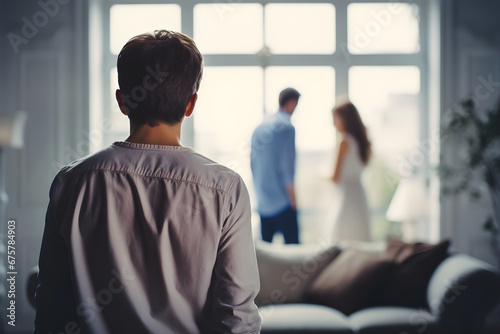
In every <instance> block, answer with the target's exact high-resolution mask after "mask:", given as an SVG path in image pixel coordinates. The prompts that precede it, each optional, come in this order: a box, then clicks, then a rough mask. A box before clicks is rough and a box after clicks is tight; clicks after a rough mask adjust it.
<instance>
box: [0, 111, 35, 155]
mask: <svg viewBox="0 0 500 334" xmlns="http://www.w3.org/2000/svg"><path fill="white" fill-rule="evenodd" d="M27 117H28V116H27V113H26V112H25V111H18V112H16V113H15V114H14V115H9V116H0V147H12V148H22V147H23V146H24V125H25V124H26V118H27Z"/></svg>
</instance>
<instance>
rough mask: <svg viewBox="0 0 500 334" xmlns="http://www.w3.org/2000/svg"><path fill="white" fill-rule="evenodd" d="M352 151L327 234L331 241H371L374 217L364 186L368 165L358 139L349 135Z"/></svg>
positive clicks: (348, 151)
mask: <svg viewBox="0 0 500 334" xmlns="http://www.w3.org/2000/svg"><path fill="white" fill-rule="evenodd" d="M343 139H344V140H346V141H347V143H348V150H347V153H346V155H345V156H344V161H343V164H342V166H340V175H339V182H338V183H337V186H336V187H335V188H336V189H335V190H336V191H335V197H334V199H333V200H334V201H335V203H334V204H333V205H332V208H331V210H330V212H329V214H328V218H327V222H326V229H327V230H326V235H327V236H329V237H330V238H329V239H330V241H332V242H338V241H341V240H358V241H369V240H370V239H371V237H370V215H369V212H368V204H367V201H366V194H365V190H364V188H363V185H362V184H361V173H362V171H363V168H364V167H365V165H364V164H363V161H362V160H361V156H360V154H359V145H358V142H357V141H356V139H355V138H354V137H353V136H352V135H350V134H345V136H344V137H343Z"/></svg>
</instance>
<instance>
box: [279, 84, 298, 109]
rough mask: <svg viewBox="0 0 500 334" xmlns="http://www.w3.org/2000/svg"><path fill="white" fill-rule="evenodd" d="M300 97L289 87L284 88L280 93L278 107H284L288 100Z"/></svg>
mask: <svg viewBox="0 0 500 334" xmlns="http://www.w3.org/2000/svg"><path fill="white" fill-rule="evenodd" d="M299 97H300V93H299V92H298V91H297V90H296V89H294V88H291V87H288V88H285V89H283V90H282V91H281V93H280V97H279V102H280V107H282V106H284V105H285V104H286V103H287V102H288V101H290V100H298V99H299Z"/></svg>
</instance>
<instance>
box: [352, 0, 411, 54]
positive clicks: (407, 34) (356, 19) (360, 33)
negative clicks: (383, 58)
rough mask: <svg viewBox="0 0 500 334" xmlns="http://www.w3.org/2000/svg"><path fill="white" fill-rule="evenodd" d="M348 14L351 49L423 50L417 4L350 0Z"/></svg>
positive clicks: (364, 51)
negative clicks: (351, 0)
mask: <svg viewBox="0 0 500 334" xmlns="http://www.w3.org/2000/svg"><path fill="white" fill-rule="evenodd" d="M347 18H348V26H347V29H348V49H349V52H350V53H353V54H370V53H372V54H373V53H417V52H418V51H419V50H420V39H419V13H418V7H417V6H416V5H414V4H403V3H399V2H393V3H371V4H367V3H363V4H351V5H349V7H348V15H347Z"/></svg>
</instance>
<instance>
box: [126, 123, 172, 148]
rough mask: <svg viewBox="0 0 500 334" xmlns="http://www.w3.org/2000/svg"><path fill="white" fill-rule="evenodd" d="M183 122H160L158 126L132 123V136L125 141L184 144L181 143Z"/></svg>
mask: <svg viewBox="0 0 500 334" xmlns="http://www.w3.org/2000/svg"><path fill="white" fill-rule="evenodd" d="M181 124H182V122H179V123H177V124H175V125H169V124H165V123H160V124H159V125H157V126H154V127H152V126H149V125H147V124H142V125H139V126H133V125H130V136H129V137H128V138H127V139H125V141H128V142H131V143H138V144H150V145H168V146H182V145H181V143H180V137H181Z"/></svg>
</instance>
